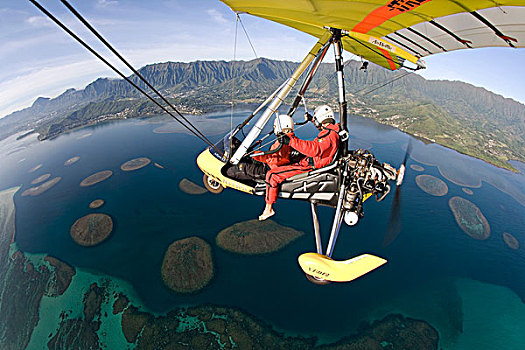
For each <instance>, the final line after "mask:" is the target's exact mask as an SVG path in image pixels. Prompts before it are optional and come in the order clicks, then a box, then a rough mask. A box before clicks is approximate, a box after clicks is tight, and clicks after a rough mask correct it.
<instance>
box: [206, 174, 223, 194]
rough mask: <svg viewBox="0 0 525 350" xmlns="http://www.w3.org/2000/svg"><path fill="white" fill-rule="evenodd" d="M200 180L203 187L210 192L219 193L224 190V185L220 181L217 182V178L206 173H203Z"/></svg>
mask: <svg viewBox="0 0 525 350" xmlns="http://www.w3.org/2000/svg"><path fill="white" fill-rule="evenodd" d="M202 182H204V187H206V189H207V190H208V191H210V192H211V193H214V194H219V193H221V192H222V191H224V186H223V185H221V183H220V182H218V181H217V180H215V179H214V178H212V177H210V176H208V175H206V174H204V177H203V178H202Z"/></svg>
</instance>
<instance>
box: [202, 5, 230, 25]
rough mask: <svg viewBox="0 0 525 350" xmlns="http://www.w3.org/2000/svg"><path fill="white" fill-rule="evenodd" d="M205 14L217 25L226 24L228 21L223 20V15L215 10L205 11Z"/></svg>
mask: <svg viewBox="0 0 525 350" xmlns="http://www.w3.org/2000/svg"><path fill="white" fill-rule="evenodd" d="M206 13H207V14H208V15H209V16H210V17H211V18H212V19H213V20H214V21H215V22H217V23H219V24H227V23H229V21H228V20H227V19H226V18H224V15H223V14H222V13H220V12H219V11H217V10H216V9H209V10H207V11H206Z"/></svg>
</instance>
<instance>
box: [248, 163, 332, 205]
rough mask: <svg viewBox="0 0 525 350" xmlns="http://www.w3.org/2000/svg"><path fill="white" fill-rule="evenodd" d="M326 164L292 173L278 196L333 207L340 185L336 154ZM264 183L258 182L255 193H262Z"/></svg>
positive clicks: (282, 185) (263, 191) (264, 190)
mask: <svg viewBox="0 0 525 350" xmlns="http://www.w3.org/2000/svg"><path fill="white" fill-rule="evenodd" d="M334 159H335V160H334V161H332V163H330V164H328V165H327V166H325V167H323V168H319V169H314V170H311V171H309V172H305V173H302V174H297V175H294V176H292V177H290V178H288V179H286V180H285V181H284V182H283V183H282V184H281V188H280V191H279V197H281V198H289V199H299V200H304V201H308V202H312V201H313V202H316V203H319V204H321V205H328V206H331V207H335V206H336V204H337V195H338V192H339V187H340V179H341V171H340V169H339V164H340V162H339V159H338V157H337V154H336V155H335V156H334ZM265 192H266V184H265V183H264V182H262V183H261V182H258V183H257V185H256V186H255V194H257V195H264V194H265Z"/></svg>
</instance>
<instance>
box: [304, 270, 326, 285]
mask: <svg viewBox="0 0 525 350" xmlns="http://www.w3.org/2000/svg"><path fill="white" fill-rule="evenodd" d="M304 275H305V276H306V278H307V279H308V281H310V282H312V283H313V284H317V285H319V286H326V285H327V284H330V283H332V282H330V281H327V280H322V279H319V278H317V277H314V276H312V275H309V274H307V273H305V274H304Z"/></svg>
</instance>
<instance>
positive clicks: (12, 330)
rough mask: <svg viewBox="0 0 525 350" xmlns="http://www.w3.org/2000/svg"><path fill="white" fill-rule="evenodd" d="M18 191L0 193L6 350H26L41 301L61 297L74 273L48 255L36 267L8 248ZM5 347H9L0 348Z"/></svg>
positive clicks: (0, 312) (0, 339)
mask: <svg viewBox="0 0 525 350" xmlns="http://www.w3.org/2000/svg"><path fill="white" fill-rule="evenodd" d="M18 190H19V187H14V188H11V189H7V190H4V191H1V192H0V212H1V213H2V215H0V227H2V228H3V229H2V230H0V290H1V291H2V293H0V306H1V307H0V324H1V325H2V327H0V345H2V348H6V349H8V348H9V349H26V348H27V345H28V344H29V341H30V339H31V334H32V333H33V329H34V328H35V327H36V326H37V324H38V322H39V309H40V302H41V300H42V298H43V297H44V296H51V297H54V296H58V295H62V294H63V293H64V292H65V291H66V290H67V289H68V287H69V285H70V283H71V280H72V278H73V276H74V275H75V273H76V271H75V269H74V268H73V267H71V266H69V265H68V264H66V263H65V262H63V261H60V260H58V259H57V258H54V257H51V256H46V257H44V258H43V259H42V260H43V262H42V263H41V264H40V265H36V264H35V263H34V262H32V261H31V260H30V259H28V258H27V257H25V255H24V253H22V252H21V251H20V250H18V249H17V248H16V246H11V243H13V241H14V236H15V214H16V207H15V203H14V200H13V197H14V195H15V193H16V192H17V191H18ZM11 248H14V249H11ZM6 344H8V345H9V347H4V345H6Z"/></svg>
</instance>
